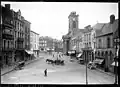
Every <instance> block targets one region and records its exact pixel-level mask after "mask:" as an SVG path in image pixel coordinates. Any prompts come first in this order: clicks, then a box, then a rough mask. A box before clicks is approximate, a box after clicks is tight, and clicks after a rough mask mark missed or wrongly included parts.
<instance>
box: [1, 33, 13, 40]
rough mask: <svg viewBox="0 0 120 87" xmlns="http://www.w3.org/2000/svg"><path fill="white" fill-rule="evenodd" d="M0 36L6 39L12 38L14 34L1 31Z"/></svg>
mask: <svg viewBox="0 0 120 87" xmlns="http://www.w3.org/2000/svg"><path fill="white" fill-rule="evenodd" d="M2 38H3V39H8V40H14V35H12V34H8V33H3V34H2Z"/></svg>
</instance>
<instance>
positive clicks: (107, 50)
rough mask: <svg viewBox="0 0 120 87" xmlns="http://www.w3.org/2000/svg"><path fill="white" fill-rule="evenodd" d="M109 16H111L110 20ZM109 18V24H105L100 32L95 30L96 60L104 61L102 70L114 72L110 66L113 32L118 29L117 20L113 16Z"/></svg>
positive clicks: (112, 56) (112, 57) (112, 51)
mask: <svg viewBox="0 0 120 87" xmlns="http://www.w3.org/2000/svg"><path fill="white" fill-rule="evenodd" d="M111 16H113V17H112V18H111ZM111 16H110V22H109V23H105V24H104V26H103V27H102V29H101V30H96V52H95V55H96V58H102V59H104V65H103V69H104V70H105V71H106V72H107V71H111V72H114V67H113V66H112V65H111V64H112V63H113V61H114V57H115V52H116V51H115V48H114V40H113V31H114V30H117V29H118V19H115V16H114V15H111Z"/></svg>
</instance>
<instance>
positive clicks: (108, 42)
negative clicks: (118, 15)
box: [107, 37, 110, 48]
mask: <svg viewBox="0 0 120 87" xmlns="http://www.w3.org/2000/svg"><path fill="white" fill-rule="evenodd" d="M107 48H110V38H109V37H108V38H107Z"/></svg>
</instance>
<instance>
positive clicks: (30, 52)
mask: <svg viewBox="0 0 120 87" xmlns="http://www.w3.org/2000/svg"><path fill="white" fill-rule="evenodd" d="M25 51H26V52H27V53H28V54H33V52H32V51H29V50H25Z"/></svg>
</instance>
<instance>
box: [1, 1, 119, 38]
mask: <svg viewBox="0 0 120 87" xmlns="http://www.w3.org/2000/svg"><path fill="white" fill-rule="evenodd" d="M1 3H2V5H3V6H4V4H5V3H9V4H11V9H13V10H14V11H18V10H19V9H20V10H21V13H22V16H24V18H25V19H26V20H28V21H30V22H31V30H33V31H35V32H37V33H39V34H40V36H50V37H52V38H56V39H62V35H65V34H67V32H68V16H69V14H70V12H72V11H76V14H79V29H83V28H84V27H85V26H87V25H94V24H96V23H97V21H98V22H99V23H107V22H109V16H110V15H111V14H114V15H115V17H116V19H118V3H90V2H89V3H86V2H85V3H84V2H1Z"/></svg>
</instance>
